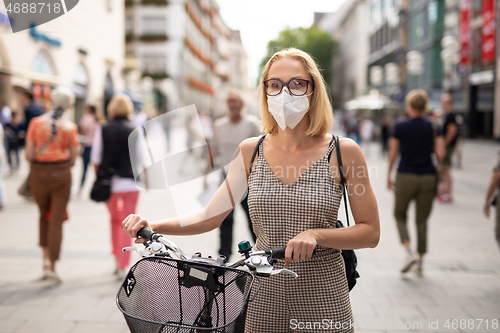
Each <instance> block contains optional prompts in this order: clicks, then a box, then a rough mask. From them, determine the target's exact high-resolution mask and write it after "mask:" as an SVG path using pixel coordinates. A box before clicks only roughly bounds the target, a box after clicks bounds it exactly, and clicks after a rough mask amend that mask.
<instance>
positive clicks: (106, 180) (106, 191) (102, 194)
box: [90, 167, 113, 202]
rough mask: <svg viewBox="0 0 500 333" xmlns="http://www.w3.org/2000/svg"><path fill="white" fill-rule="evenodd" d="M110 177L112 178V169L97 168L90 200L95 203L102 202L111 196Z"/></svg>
mask: <svg viewBox="0 0 500 333" xmlns="http://www.w3.org/2000/svg"><path fill="white" fill-rule="evenodd" d="M111 177H113V168H111V167H109V168H101V167H100V168H99V170H98V171H97V176H96V180H95V182H94V185H93V186H92V190H91V191H90V199H92V200H94V201H96V202H103V201H106V200H108V199H109V197H110V196H111Z"/></svg>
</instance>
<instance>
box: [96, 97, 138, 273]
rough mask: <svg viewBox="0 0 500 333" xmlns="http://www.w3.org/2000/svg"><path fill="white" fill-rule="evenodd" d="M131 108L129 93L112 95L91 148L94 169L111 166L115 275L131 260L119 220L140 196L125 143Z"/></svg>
mask: <svg viewBox="0 0 500 333" xmlns="http://www.w3.org/2000/svg"><path fill="white" fill-rule="evenodd" d="M132 110H133V104H132V100H131V99H130V97H128V96H127V95H125V94H117V95H114V96H113V98H112V99H111V101H110V102H109V104H108V109H107V111H108V117H109V119H110V120H109V122H108V123H107V124H105V125H103V126H102V127H98V128H97V129H96V131H95V136H94V140H93V142H92V151H91V161H92V164H94V166H95V168H96V172H98V171H99V169H102V170H109V169H110V168H112V169H113V176H112V178H111V196H110V197H109V199H108V200H106V207H107V208H108V211H109V214H110V216H111V242H112V247H113V248H112V253H113V255H114V257H115V263H116V268H115V271H114V274H115V275H117V277H118V279H123V278H124V277H125V270H126V268H127V267H128V265H129V263H130V252H122V249H123V248H124V247H126V246H130V245H131V240H130V238H129V237H127V235H125V234H124V233H123V231H122V229H121V222H122V221H123V219H124V218H125V217H126V216H128V215H129V214H135V212H136V208H137V201H138V199H139V187H138V186H137V184H136V182H135V178H134V173H133V170H132V162H131V158H130V157H131V156H130V152H129V143H128V140H129V135H130V134H131V133H132V131H133V130H134V128H135V127H134V125H133V124H132V122H131V121H130V115H131V113H132ZM141 133H142V131H141ZM133 157H134V161H137V159H135V156H133Z"/></svg>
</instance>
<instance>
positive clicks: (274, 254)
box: [271, 246, 316, 259]
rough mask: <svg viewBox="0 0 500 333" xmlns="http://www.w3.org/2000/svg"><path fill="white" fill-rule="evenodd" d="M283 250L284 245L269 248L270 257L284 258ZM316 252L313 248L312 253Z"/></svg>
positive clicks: (284, 249)
mask: <svg viewBox="0 0 500 333" xmlns="http://www.w3.org/2000/svg"><path fill="white" fill-rule="evenodd" d="M285 251H286V246H283V247H277V248H275V249H272V250H271V258H274V259H283V258H285ZM315 254H316V249H314V250H313V253H312V255H315Z"/></svg>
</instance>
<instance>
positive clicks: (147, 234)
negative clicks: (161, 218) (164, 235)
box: [137, 228, 158, 241]
mask: <svg viewBox="0 0 500 333" xmlns="http://www.w3.org/2000/svg"><path fill="white" fill-rule="evenodd" d="M154 235H158V234H157V233H156V232H154V231H153V230H149V229H148V228H142V229H141V230H139V231H138V232H137V236H139V237H141V238H144V239H147V240H149V241H153V240H155V241H156V239H153V238H154Z"/></svg>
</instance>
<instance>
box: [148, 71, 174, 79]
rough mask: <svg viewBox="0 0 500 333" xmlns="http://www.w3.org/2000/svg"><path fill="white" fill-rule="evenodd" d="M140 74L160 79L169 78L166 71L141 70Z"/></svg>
mask: <svg viewBox="0 0 500 333" xmlns="http://www.w3.org/2000/svg"><path fill="white" fill-rule="evenodd" d="M142 76H143V77H144V76H149V77H150V78H152V79H153V80H161V79H167V78H169V76H168V74H167V73H166V72H152V73H149V72H143V73H142Z"/></svg>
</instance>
